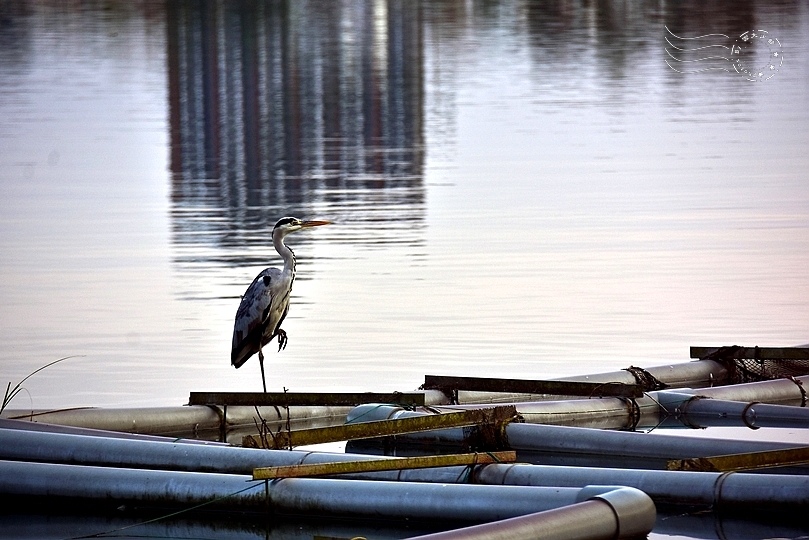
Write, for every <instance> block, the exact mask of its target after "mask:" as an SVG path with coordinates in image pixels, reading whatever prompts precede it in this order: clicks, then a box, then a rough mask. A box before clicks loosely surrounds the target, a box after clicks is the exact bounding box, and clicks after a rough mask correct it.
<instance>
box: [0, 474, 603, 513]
mask: <svg viewBox="0 0 809 540" xmlns="http://www.w3.org/2000/svg"><path fill="white" fill-rule="evenodd" d="M591 492H592V489H591V488H541V487H525V486H486V485H475V484H427V483H413V482H385V481H370V480H350V481H349V480H334V479H322V478H290V479H284V480H274V481H271V482H263V481H252V480H251V478H250V477H249V476H246V475H232V474H215V473H193V472H176V471H155V470H140V469H122V468H109V467H90V466H78V465H61V464H51V463H25V462H15V461H0V494H2V496H3V497H6V498H16V497H31V498H46V499H49V500H52V499H54V498H55V499H63V500H65V501H70V502H80V503H85V504H86V502H88V501H91V500H92V501H98V502H100V503H107V504H114V505H121V504H139V505H154V506H177V505H182V506H189V505H200V504H203V503H205V504H206V506H205V509H216V510H220V509H225V510H238V511H240V512H243V511H261V512H264V511H267V510H272V511H276V512H292V513H308V514H319V515H324V514H331V515H340V516H343V517H352V516H354V517H376V518H381V517H384V518H402V519H442V520H465V521H476V522H480V521H495V520H500V519H505V518H509V517H514V516H518V515H524V514H531V513H535V512H540V511H543V510H549V509H552V508H559V507H562V506H567V505H570V504H574V503H576V502H578V501H579V500H581V498H580V497H582V494H585V493H586V494H587V496H588V497H589V496H593V494H592V493H591ZM197 510H201V508H197Z"/></svg>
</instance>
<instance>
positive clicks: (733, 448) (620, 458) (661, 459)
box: [506, 423, 794, 469]
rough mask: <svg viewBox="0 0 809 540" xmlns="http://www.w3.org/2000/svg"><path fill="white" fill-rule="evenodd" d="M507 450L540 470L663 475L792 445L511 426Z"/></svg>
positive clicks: (557, 427)
mask: <svg viewBox="0 0 809 540" xmlns="http://www.w3.org/2000/svg"><path fill="white" fill-rule="evenodd" d="M506 437H507V438H508V443H509V447H510V448H511V449H512V450H517V451H518V457H519V459H522V460H526V459H528V460H530V461H531V462H534V463H543V464H565V465H572V464H583V465H590V466H607V467H609V466H615V465H628V466H630V467H634V468H650V469H664V468H665V467H666V462H667V461H668V460H670V459H688V458H693V457H706V456H715V455H722V454H743V453H747V452H756V451H761V450H780V449H785V448H792V447H794V444H789V443H779V442H768V441H742V440H726V439H712V438H702V437H700V438H695V437H683V436H679V435H665V434H661V433H639V432H629V431H604V430H596V429H587V428H577V427H568V426H543V425H539V424H518V423H511V424H509V425H508V426H507V427H506Z"/></svg>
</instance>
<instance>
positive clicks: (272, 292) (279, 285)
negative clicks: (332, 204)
mask: <svg viewBox="0 0 809 540" xmlns="http://www.w3.org/2000/svg"><path fill="white" fill-rule="evenodd" d="M329 223H331V222H330V221H303V220H301V219H298V218H295V217H284V218H281V219H279V220H278V222H277V223H276V224H275V227H273V230H272V243H273V246H275V250H276V251H277V252H278V254H279V255H281V258H282V259H284V268H283V270H279V269H278V268H265V269H264V270H262V271H261V273H259V275H257V276H256V279H254V280H253V282H252V283H251V284H250V286H249V287H248V288H247V291H246V292H245V293H244V296H243V297H242V301H241V304H239V309H238V310H237V311H236V320H235V322H234V324H233V348H232V349H231V353H230V363H231V364H233V367H235V368H240V367H241V366H242V364H244V363H245V362H246V361H247V359H248V358H250V357H251V356H253V355H254V354H255V353H258V361H259V364H260V365H261V383H262V384H263V385H264V392H266V391H267V382H266V379H265V378H264V353H263V352H262V351H261V348H262V347H264V346H265V345H267V344H268V343H269V342H270V341H272V339H273V338H274V337H276V336H277V337H278V351H279V352H280V351H281V349H284V348H286V346H287V333H286V332H285V331H284V330H283V329H282V328H281V323H282V322H284V317H286V316H287V312H288V311H289V295H290V293H291V292H292V283H293V282H294V281H295V263H296V261H295V254H294V253H293V252H292V250H291V249H290V248H289V246H287V245H286V244H285V243H284V237H286V235H288V234H291V233H294V232H296V231H300V230H303V229H308V228H310V227H317V226H319V225H328V224H329Z"/></svg>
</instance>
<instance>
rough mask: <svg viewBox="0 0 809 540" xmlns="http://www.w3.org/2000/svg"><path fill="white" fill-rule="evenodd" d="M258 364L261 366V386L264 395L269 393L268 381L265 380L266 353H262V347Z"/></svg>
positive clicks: (259, 349) (259, 350)
mask: <svg viewBox="0 0 809 540" xmlns="http://www.w3.org/2000/svg"><path fill="white" fill-rule="evenodd" d="M258 364H259V365H260V366H261V385H262V386H263V387H264V393H265V394H266V393H267V380H266V379H265V378H264V353H263V352H261V345H259V347H258Z"/></svg>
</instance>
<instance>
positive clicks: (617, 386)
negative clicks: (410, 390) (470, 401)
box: [424, 375, 643, 398]
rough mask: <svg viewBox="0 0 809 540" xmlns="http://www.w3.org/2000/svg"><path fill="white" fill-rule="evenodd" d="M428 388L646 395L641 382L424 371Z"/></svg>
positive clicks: (590, 395)
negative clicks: (537, 378) (482, 375)
mask: <svg viewBox="0 0 809 540" xmlns="http://www.w3.org/2000/svg"><path fill="white" fill-rule="evenodd" d="M424 388H425V389H427V390H441V391H444V392H445V393H446V391H454V390H468V391H474V392H505V393H513V394H552V395H561V396H587V397H632V398H637V397H641V396H642V395H643V388H641V386H640V385H638V384H625V383H619V382H616V383H612V382H606V383H589V382H573V381H543V380H525V379H497V378H490V377H444V376H440V375H425V376H424Z"/></svg>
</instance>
